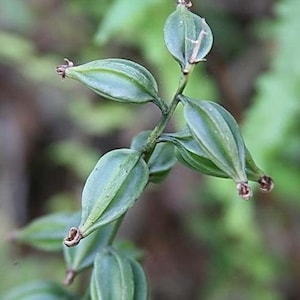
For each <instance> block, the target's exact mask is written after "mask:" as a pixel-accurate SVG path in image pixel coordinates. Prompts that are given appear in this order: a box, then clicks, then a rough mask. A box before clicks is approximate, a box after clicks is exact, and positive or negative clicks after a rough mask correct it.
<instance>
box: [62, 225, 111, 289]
mask: <svg viewBox="0 0 300 300" xmlns="http://www.w3.org/2000/svg"><path fill="white" fill-rule="evenodd" d="M116 226H117V224H116V222H112V223H109V224H107V225H105V226H102V227H101V228H99V229H98V230H96V231H95V232H93V233H92V234H90V235H89V236H88V237H86V238H85V239H84V240H82V241H81V242H80V244H79V245H77V247H64V248H63V252H64V258H65V262H66V265H67V272H66V277H65V280H64V283H65V285H70V284H71V283H72V282H73V280H74V278H75V276H76V275H77V274H78V273H79V272H81V271H82V270H84V269H86V268H88V267H90V266H91V265H92V264H93V263H94V260H95V257H96V255H97V253H98V252H99V251H100V250H101V249H102V248H104V247H106V246H107V245H108V244H109V242H110V241H111V238H112V237H113V235H114V233H115V227H116Z"/></svg>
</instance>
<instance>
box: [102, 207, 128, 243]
mask: <svg viewBox="0 0 300 300" xmlns="http://www.w3.org/2000/svg"><path fill="white" fill-rule="evenodd" d="M125 215H126V213H124V214H123V215H122V216H121V217H119V218H118V219H117V220H116V221H115V222H116V224H115V226H114V228H113V232H112V233H111V236H110V238H109V240H108V243H107V244H108V245H109V246H111V245H112V243H113V241H114V239H115V237H116V235H117V233H118V231H119V228H120V226H121V224H122V222H123V220H124V217H125Z"/></svg>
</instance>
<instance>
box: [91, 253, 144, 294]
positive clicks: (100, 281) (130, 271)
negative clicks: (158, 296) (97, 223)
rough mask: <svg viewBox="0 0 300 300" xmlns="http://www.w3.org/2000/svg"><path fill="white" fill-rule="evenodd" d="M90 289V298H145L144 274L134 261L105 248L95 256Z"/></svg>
mask: <svg viewBox="0 0 300 300" xmlns="http://www.w3.org/2000/svg"><path fill="white" fill-rule="evenodd" d="M90 291H91V299H92V300H98V299H102V300H110V299H124V300H125V299H126V300H146V299H147V284H146V279H145V274H144V272H143V270H142V268H141V267H140V266H139V264H138V263H137V262H136V261H133V260H131V259H128V258H127V257H125V256H123V255H122V254H121V253H119V252H117V251H116V250H115V249H113V248H105V249H103V250H102V251H100V252H99V253H98V254H97V256H96V259H95V262H94V269H93V273H92V279H91V285H90Z"/></svg>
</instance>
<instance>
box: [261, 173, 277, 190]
mask: <svg viewBox="0 0 300 300" xmlns="http://www.w3.org/2000/svg"><path fill="white" fill-rule="evenodd" d="M258 183H259V184H260V190H261V191H262V192H270V191H272V190H273V188H274V182H273V179H272V178H271V177H269V176H266V175H264V176H262V177H261V178H260V179H259V180H258Z"/></svg>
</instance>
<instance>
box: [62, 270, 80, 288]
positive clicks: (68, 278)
mask: <svg viewBox="0 0 300 300" xmlns="http://www.w3.org/2000/svg"><path fill="white" fill-rule="evenodd" d="M76 275H77V274H76V272H75V271H74V270H72V269H70V270H67V273H66V276H65V279H64V282H63V283H64V285H66V286H69V285H70V284H72V282H73V280H74V278H75V276H76Z"/></svg>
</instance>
